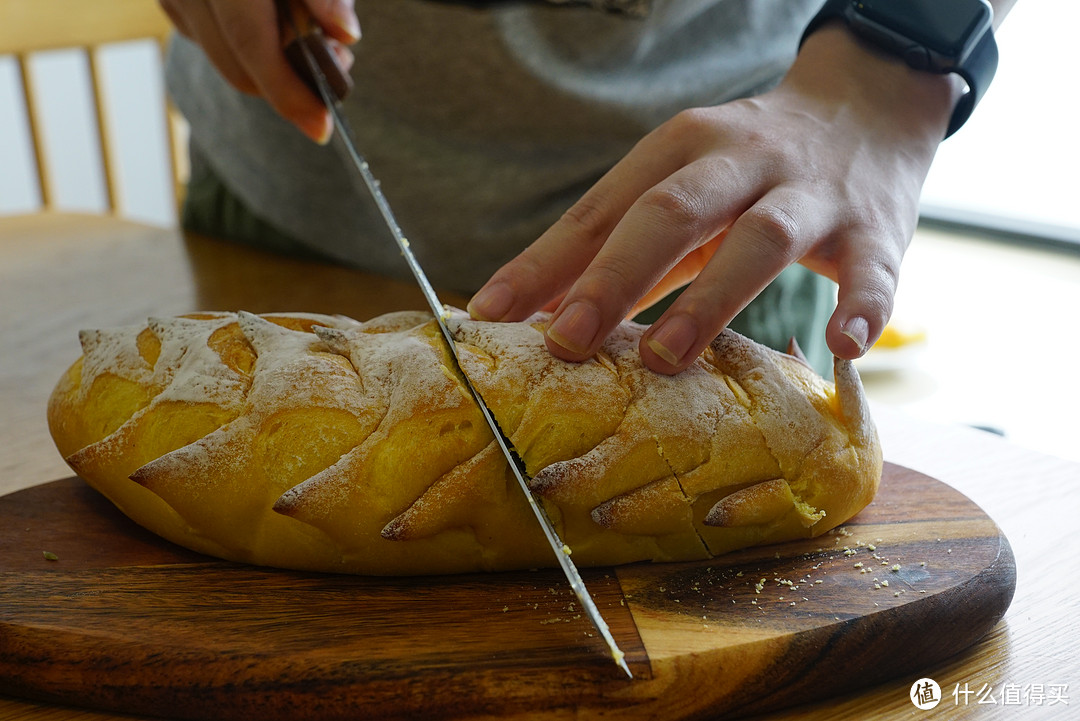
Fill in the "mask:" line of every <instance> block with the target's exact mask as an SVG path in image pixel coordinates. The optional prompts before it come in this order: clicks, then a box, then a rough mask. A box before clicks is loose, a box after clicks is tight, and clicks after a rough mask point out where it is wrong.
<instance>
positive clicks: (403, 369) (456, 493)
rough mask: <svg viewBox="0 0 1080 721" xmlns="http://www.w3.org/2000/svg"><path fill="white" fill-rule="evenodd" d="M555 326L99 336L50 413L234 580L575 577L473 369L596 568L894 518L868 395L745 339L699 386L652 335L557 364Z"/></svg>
mask: <svg viewBox="0 0 1080 721" xmlns="http://www.w3.org/2000/svg"><path fill="white" fill-rule="evenodd" d="M545 320H546V317H545V316H543V315H538V316H535V317H534V318H532V319H530V320H529V321H528V322H523V323H487V322H481V321H475V320H471V319H469V318H468V317H467V316H466V315H465V314H463V313H461V312H459V311H455V312H452V313H451V314H450V317H449V319H448V324H449V325H450V326H451V328H452V331H453V332H454V334H455V336H456V337H457V340H458V349H459V350H458V353H459V360H460V367H459V366H458V364H457V363H456V362H455V360H454V357H453V355H452V353H451V352H450V349H449V347H448V346H447V345H446V343H445V342H444V340H443V338H442V336H441V334H440V332H439V329H438V326H437V324H436V323H435V321H434V319H432V318H431V316H430V315H429V314H424V313H416V312H402V313H392V314H388V315H385V316H380V317H378V318H375V319H373V320H370V321H367V322H363V323H361V322H357V321H353V320H350V319H347V318H343V317H330V316H321V315H313V314H271V315H263V316H256V315H252V314H249V313H238V314H233V313H201V314H193V315H188V316H183V317H177V318H155V319H151V320H150V321H149V323H148V324H147V325H145V326H134V327H125V328H116V329H111V330H96V331H84V332H83V333H81V334H80V340H81V342H82V347H83V355H82V357H81V358H80V359H78V360H77V361H76V362H75V363H74V365H72V366H71V368H70V369H69V370H68V371H67V372H66V373H65V375H64V376H63V377H62V378H61V379H60V382H59V383H58V384H57V386H56V388H55V390H54V392H53V394H52V397H51V399H50V401H49V409H48V419H49V427H50V430H51V432H52V435H53V438H54V440H55V442H56V445H57V448H58V449H59V450H60V453H61V454H62V455H63V456H64V458H65V459H66V460H67V462H68V464H69V465H70V466H71V467H72V469H74V471H75V472H76V473H78V474H79V475H80V476H81V477H82V478H84V479H85V480H86V481H87V482H88V483H89V484H91V485H92V486H93V487H94V488H96V489H98V490H99V491H100V492H101V493H103V494H104V495H105V496H107V497H108V498H109V499H110V500H111V501H112V502H113V503H115V504H116V506H117V507H119V508H120V510H121V511H123V512H124V513H125V514H127V515H128V516H129V517H131V518H132V519H133V520H135V521H136V522H137V523H139V524H141V525H143V526H145V527H146V528H148V529H149V530H151V531H153V532H155V533H157V534H159V535H161V536H163V537H165V538H167V539H169V540H171V541H174V542H176V543H178V544H180V545H183V546H186V547H188V548H191V549H193V550H196V551H200V552H203V553H207V554H210V555H214V556H218V557H221V558H225V559H230V560H236V561H243V562H249V563H255V564H263V565H270V566H278V567H285V568H295V569H304V570H315V571H328V572H344V573H363V574H421V573H456V572H468V571H477V570H503V569H519V568H535V567H543V566H552V565H555V563H556V559H555V558H554V557H553V554H552V552H551V550H550V548H549V547H548V546H547V543H546V541H545V540H544V538H543V535H542V534H541V532H540V530H539V527H538V526H537V524H536V521H535V519H534V518H533V517H532V513H531V511H530V509H529V506H528V503H527V502H526V499H525V498H524V494H522V492H521V490H520V489H519V488H518V486H517V483H516V482H515V481H514V480H513V476H512V475H511V473H510V472H509V468H508V466H507V464H506V461H505V459H504V458H503V457H502V455H501V453H500V451H499V448H498V446H497V444H496V443H495V440H494V437H493V435H492V433H491V431H490V429H489V428H488V426H487V424H486V423H485V421H484V419H483V416H482V414H481V412H480V409H479V407H478V406H477V405H476V403H475V402H474V400H473V399H472V397H471V395H470V394H469V391H468V389H467V387H466V385H465V383H464V379H463V378H462V375H461V373H462V372H464V373H465V374H466V375H467V376H468V378H469V379H470V380H471V382H472V384H473V385H474V386H475V388H476V389H477V390H478V391H479V393H480V394H481V395H482V397H483V398H484V399H485V401H486V403H487V404H488V406H489V407H490V409H491V410H492V412H493V414H494V416H495V418H496V420H497V421H498V423H499V425H500V427H501V428H502V430H503V432H504V434H505V435H506V436H507V437H508V438H509V440H510V443H511V444H512V446H513V448H514V449H515V451H516V453H518V454H519V456H520V457H521V459H522V461H523V462H524V465H525V468H526V470H527V474H528V476H529V478H530V484H531V486H532V488H533V489H534V490H535V491H536V492H537V493H538V494H539V495H540V497H541V499H542V503H543V505H544V507H545V509H546V510H547V512H548V514H549V516H550V517H551V518H552V520H553V522H554V523H555V525H556V527H557V529H558V530H559V533H560V535H561V537H562V538H563V540H564V541H565V542H566V544H567V545H568V546H569V547H570V548H571V549H572V553H573V558H574V560H575V562H576V563H577V564H578V565H582V566H591V565H608V564H621V563H630V562H634V561H642V560H651V561H676V560H691V559H701V558H708V557H710V556H716V555H719V554H723V553H725V552H728V551H731V550H734V549H738V548H744V547H748V546H751V545H755V544H764V543H772V542H779V541H784V540H789V539H794V538H800V537H808V536H814V535H817V534H820V533H823V532H825V531H826V530H828V529H830V528H833V527H835V526H836V525H838V524H840V523H842V522H844V521H845V520H847V519H848V518H850V517H851V516H852V515H854V514H855V513H856V512H858V511H859V510H860V509H861V508H863V507H864V506H865V505H866V504H867V503H869V502H870V500H871V499H872V498H873V496H874V493H875V491H876V489H877V484H878V479H879V477H880V472H881V450H880V446H879V444H878V440H877V434H876V431H875V429H874V427H873V424H872V422H871V420H870V417H869V415H868V412H867V408H866V403H865V400H864V397H863V394H862V388H861V385H860V382H859V378H858V375H857V373H856V371H855V369H854V367H853V366H852V364H851V363H850V362H848V361H841V360H837V361H836V362H835V369H834V370H835V378H836V383H835V386H834V385H833V384H831V383H828V382H826V381H824V380H823V379H822V378H820V377H819V376H818V375H816V374H815V373H814V372H813V371H812V370H810V368H809V367H808V366H807V365H806V364H805V362H803V361H802V360H800V359H799V358H798V357H795V356H792V355H787V354H783V353H778V352H775V351H772V350H769V349H767V348H765V347H763V346H760V345H758V344H756V343H754V342H752V341H750V340H748V339H746V338H744V337H742V336H739V335H738V334H736V333H734V332H731V331H725V332H724V333H723V334H722V335H720V336H719V337H718V338H717V339H716V341H715V342H714V343H713V344H712V345H711V346H710V347H709V348H708V349H706V351H705V352H704V353H703V354H702V355H701V356H700V357H699V358H698V359H697V360H696V361H695V362H694V363H693V364H692V365H691V366H690V367H689V368H688V369H687V370H686V371H684V372H683V373H681V374H679V375H677V376H673V377H669V376H662V375H657V374H655V373H653V372H651V371H649V370H648V369H646V368H645V367H644V366H643V365H642V364H641V361H640V359H639V357H638V353H637V344H638V341H639V339H640V336H641V332H642V330H643V328H642V327H641V326H637V325H635V324H632V323H624V324H623V325H622V326H620V328H619V329H618V331H617V332H616V333H615V334H614V335H613V336H612V337H611V338H610V339H609V340H608V341H607V342H606V343H605V344H604V346H603V347H602V349H601V351H600V352H599V353H598V354H597V356H596V357H595V358H593V359H591V360H588V361H586V362H584V363H567V362H565V361H561V360H559V359H557V358H555V357H554V356H552V355H550V354H549V353H548V351H547V350H546V348H545V346H544V341H543V335H542V329H543V324H544V322H545Z"/></svg>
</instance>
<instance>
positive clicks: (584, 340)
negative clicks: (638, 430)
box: [547, 156, 759, 360]
mask: <svg viewBox="0 0 1080 721" xmlns="http://www.w3.org/2000/svg"><path fill="white" fill-rule="evenodd" d="M758 180H759V178H758V177H755V175H754V174H753V171H749V172H747V173H745V174H743V175H742V176H741V177H740V176H739V174H738V173H734V172H731V169H730V167H728V163H727V160H726V159H725V158H723V157H720V156H716V157H709V158H705V159H702V160H699V161H696V162H695V163H693V164H691V165H690V166H688V167H686V168H684V169H683V170H681V171H679V172H678V173H676V174H675V175H673V176H671V177H670V178H668V179H667V180H665V181H664V182H663V183H661V184H660V185H658V186H656V187H655V188H653V189H651V190H649V191H648V192H647V193H645V194H644V195H642V197H641V198H640V199H639V200H638V201H637V202H636V203H635V204H634V206H633V207H631V209H630V210H629V211H628V212H627V214H626V216H625V217H624V218H623V219H622V220H621V221H620V222H619V225H618V226H617V227H616V228H615V230H614V231H613V232H612V234H611V237H610V238H609V240H608V242H607V243H606V244H605V245H604V247H603V248H602V249H601V250H600V252H598V253H597V255H596V258H595V259H594V260H593V262H592V263H591V264H590V265H589V267H588V268H587V269H586V270H585V272H584V273H582V275H581V277H580V278H579V279H578V280H577V282H576V283H575V284H574V286H573V287H572V288H571V289H570V291H569V292H568V293H567V297H566V299H565V300H564V301H563V303H562V305H561V306H560V308H559V310H557V311H556V312H555V315H554V316H553V318H552V320H551V324H550V325H549V326H548V331H547V340H548V348H549V349H550V350H551V352H552V353H553V354H555V355H556V356H558V357H560V358H564V359H566V360H581V359H583V358H587V357H589V356H591V355H592V354H594V353H595V352H596V349H597V348H598V347H599V345H600V343H601V342H602V341H603V339H604V338H606V337H607V335H608V334H609V333H610V332H611V331H612V330H613V329H614V327H615V326H616V325H617V324H618V323H619V322H621V321H622V320H623V318H625V317H626V316H627V314H628V313H629V312H630V310H631V308H632V307H633V306H634V304H635V303H636V302H637V301H638V299H640V298H642V297H643V296H645V295H646V294H647V293H648V292H649V291H650V290H651V289H652V288H654V287H655V286H656V285H657V283H658V282H659V281H660V280H661V278H663V277H664V276H665V275H666V274H667V273H668V271H670V270H671V269H672V268H673V267H674V266H675V265H676V264H677V263H678V262H679V261H680V260H681V259H682V258H683V257H685V256H686V255H687V254H688V253H689V252H690V251H692V250H693V249H695V248H698V247H700V246H702V245H703V244H704V243H705V242H706V241H708V240H709V239H711V238H713V237H715V236H716V235H718V234H719V233H720V231H721V230H723V229H724V228H725V227H726V226H727V225H728V224H729V223H730V222H731V220H732V219H733V218H734V217H736V216H738V214H739V212H740V211H741V209H742V204H743V203H744V202H745V201H744V200H743V198H744V197H745V196H744V194H743V193H744V192H745V191H746V189H749V191H750V192H751V193H755V192H757V191H756V187H757V185H758ZM736 185H738V186H741V187H740V188H738V189H737V188H736V187H735V186H736ZM564 314H565V315H564Z"/></svg>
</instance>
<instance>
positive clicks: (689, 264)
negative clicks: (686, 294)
mask: <svg viewBox="0 0 1080 721" xmlns="http://www.w3.org/2000/svg"><path fill="white" fill-rule="evenodd" d="M724 235H725V234H724V233H720V234H719V235H717V236H715V237H714V238H713V239H712V240H710V241H708V242H707V243H705V244H704V245H702V246H700V247H698V248H694V249H693V250H691V251H690V252H689V253H687V254H686V256H685V257H684V258H683V259H682V260H680V261H679V262H678V263H676V264H675V267H674V268H672V269H671V270H669V271H668V273H667V275H665V276H664V277H663V279H662V280H661V281H660V282H659V283H657V284H656V285H655V286H653V289H652V290H650V291H649V292H648V293H646V294H645V295H644V296H642V298H641V299H640V300H639V301H638V302H637V303H635V304H634V307H633V308H631V309H630V313H629V314H627V317H628V318H633V317H634V316H636V315H637V314H638V313H641V312H642V311H644V310H647V309H649V308H651V307H652V306H654V305H656V304H657V303H659V302H660V301H661V300H663V299H664V298H666V297H668V296H669V295H671V294H672V293H674V292H675V291H676V290H678V289H679V288H682V287H683V286H685V285H688V284H689V283H690V282H692V281H693V280H694V279H695V278H697V276H698V274H699V273H700V272H701V270H702V269H703V268H704V267H705V265H706V264H707V263H708V262H709V259H710V258H712V255H713V253H715V252H716V248H717V246H718V245H719V244H720V241H721V240H723V238H724Z"/></svg>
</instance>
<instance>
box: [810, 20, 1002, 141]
mask: <svg viewBox="0 0 1080 721" xmlns="http://www.w3.org/2000/svg"><path fill="white" fill-rule="evenodd" d="M942 1H943V2H948V1H949V0H942ZM852 4H853V3H852V0H826V2H825V4H824V5H823V6H822V8H821V10H820V11H818V13H817V15H815V16H814V18H813V19H812V20H811V21H810V24H809V25H807V26H806V30H804V31H803V34H802V38H801V39H800V40H799V47H802V44H803V43H804V42H806V38H808V37H809V36H810V35H811V34H813V33H814V32H815V31H817V30H818V29H819V28H820V27H821V26H822V25H824V24H825V23H827V22H830V21H832V20H843V21H844V22H845V23H849V18H848V9H849V8H850V7H851V6H852ZM857 34H859V35H860V37H864V38H865V39H867V40H869V41H870V42H871V43H874V44H875V45H878V46H879V47H883V48H884V49H885V50H887V51H888V52H891V53H893V54H895V55H896V56H897V57H900V58H902V59H903V60H904V61H905V62H906V63H907V64H908V65H909V66H910V67H913V68H915V69H916V70H929V71H930V72H935V71H934V70H932V69H929V68H927V67H926V66H925V62H918V61H917V60H916V58H917V57H919V56H909V55H907V54H906V53H904V52H903V51H900V50H897V49H896V48H893V47H886V46H885V45H884V44H883V43H880V42H877V43H875V42H874V38H872V37H867V36H866V35H863V34H861V33H857ZM997 64H998V49H997V42H996V41H995V40H994V33H993V31H991V30H987V31H986V32H985V33H984V34H983V36H982V37H981V38H979V41H978V43H976V45H975V47H974V48H972V50H971V52H970V53H968V56H967V58H965V59H964V61H963V62H962V63H961V64H960V65H958V66H957V67H954V68H951V69H950V70H947V71H942V72H954V73H956V74H957V75H959V76H960V77H962V78H963V79H964V81H965V82H966V83H967V86H968V91H967V92H966V93H964V94H963V95H962V96H961V97H960V99H959V100H958V101H957V103H956V107H955V108H954V109H953V113H952V117H951V118H949V126H948V129H947V130H946V131H945V137H946V138H947V137H949V136H950V135H952V134H953V133H955V132H956V131H957V130H959V129H960V127H961V126H962V125H963V124H964V123H965V122H966V121H967V119H968V118H969V117H971V113H972V111H973V110H975V106H976V105H978V103H979V101H980V100H981V99H982V96H983V95H984V94H985V93H986V89H987V87H989V85H990V81H991V80H992V79H993V77H994V73H995V72H996V71H997Z"/></svg>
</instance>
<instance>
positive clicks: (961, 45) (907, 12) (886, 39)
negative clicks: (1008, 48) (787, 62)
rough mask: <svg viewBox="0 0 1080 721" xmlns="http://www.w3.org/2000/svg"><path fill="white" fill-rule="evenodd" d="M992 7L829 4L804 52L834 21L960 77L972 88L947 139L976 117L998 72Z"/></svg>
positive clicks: (959, 2) (955, 1)
mask: <svg viewBox="0 0 1080 721" xmlns="http://www.w3.org/2000/svg"><path fill="white" fill-rule="evenodd" d="M993 18H994V11H993V8H991V7H990V4H989V3H988V2H987V0H826V2H825V5H824V6H823V7H822V8H821V10H820V11H819V12H818V14H817V15H816V16H814V19H813V20H811V21H810V24H809V25H808V26H807V27H806V30H805V31H804V32H803V36H802V40H800V41H799V45H800V47H801V46H802V43H803V42H805V41H806V38H807V37H809V36H810V34H811V33H813V32H814V31H815V30H817V29H818V28H819V27H821V26H822V25H824V24H825V23H826V22H829V21H831V20H835V19H840V20H843V21H844V22H846V23H847V25H848V27H849V28H851V30H852V32H854V33H855V34H856V35H858V36H859V37H862V38H864V39H865V40H867V41H868V42H870V43H871V44H873V45H875V46H877V47H879V48H881V49H882V50H885V51H886V52H888V53H890V54H892V55H896V56H898V57H900V58H903V60H904V62H906V63H907V64H908V66H910V67H912V68H914V69H916V70H925V71H927V72H931V73H941V74H945V73H956V74H957V75H959V76H960V77H962V78H963V79H964V81H965V82H966V83H967V88H968V89H967V92H966V93H964V94H963V95H962V96H961V97H960V100H959V101H958V102H957V104H956V108H955V109H954V110H953V114H952V118H951V119H950V120H949V128H948V130H947V131H946V133H945V137H946V138H947V137H949V136H950V135H952V134H953V133H955V132H956V131H957V130H958V129H959V128H960V126H961V125H963V124H964V121H966V120H967V119H968V117H969V116H970V115H971V111H972V110H974V109H975V105H976V104H977V103H978V102H979V100H980V99H981V98H982V96H983V93H985V92H986V88H987V86H989V85H990V81H991V80H992V79H993V78H994V72H995V71H996V70H997V63H998V51H997V43H996V42H994V32H993V29H992V21H993Z"/></svg>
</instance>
